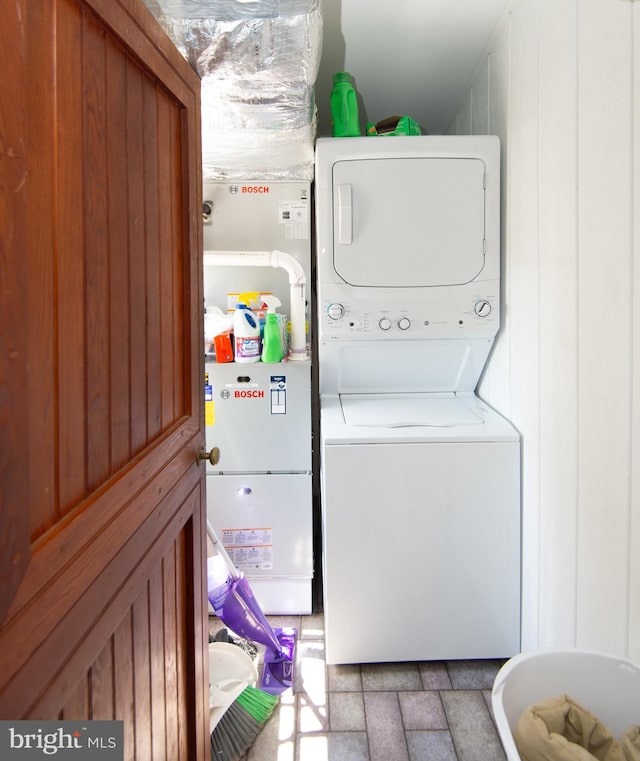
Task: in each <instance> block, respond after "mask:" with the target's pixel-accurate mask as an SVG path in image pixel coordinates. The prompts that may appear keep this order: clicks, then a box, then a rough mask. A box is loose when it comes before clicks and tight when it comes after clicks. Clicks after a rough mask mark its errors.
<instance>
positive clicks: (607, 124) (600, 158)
mask: <svg viewBox="0 0 640 761" xmlns="http://www.w3.org/2000/svg"><path fill="white" fill-rule="evenodd" d="M631 8H632V6H631V5H630V4H629V3H611V2H609V0H592V1H591V2H589V3H580V4H579V14H578V32H579V34H578V65H579V83H578V198H579V201H578V252H579V262H578V283H579V289H580V295H579V303H578V321H579V337H578V352H579V354H578V357H579V364H578V371H579V379H578V383H579V416H580V417H579V444H578V446H579V472H578V476H579V486H578V498H579V500H580V510H579V520H578V614H577V615H578V628H577V644H578V645H581V646H586V647H592V648H607V649H613V650H615V651H616V652H624V651H625V650H626V647H627V604H628V588H629V587H628V568H629V566H628V563H629V554H628V553H629V550H630V547H629V534H628V529H629V522H628V521H629V496H630V495H629V465H630V460H629V445H630V434H631V430H630V415H629V412H630V409H629V404H630V399H631V369H632V368H631V362H630V356H631V287H632V278H631V275H632V272H631V229H630V222H631V208H630V201H631V164H630V161H629V159H630V156H631V116H632V112H631V47H630V46H631ZM614 147H615V148H614ZM604 611H606V615H603V612H604Z"/></svg>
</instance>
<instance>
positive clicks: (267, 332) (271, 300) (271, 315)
mask: <svg viewBox="0 0 640 761" xmlns="http://www.w3.org/2000/svg"><path fill="white" fill-rule="evenodd" d="M264 302H265V304H266V305H267V314H266V316H265V321H264V331H263V334H262V357H261V359H262V361H263V362H269V363H274V362H281V361H282V333H281V330H280V320H279V319H278V315H277V314H276V312H275V310H276V307H279V306H280V300H279V299H278V298H276V297H275V296H265V298H264Z"/></svg>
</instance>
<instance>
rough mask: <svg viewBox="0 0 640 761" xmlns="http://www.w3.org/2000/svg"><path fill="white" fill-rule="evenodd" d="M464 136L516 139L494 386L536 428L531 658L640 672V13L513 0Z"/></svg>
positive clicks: (508, 407)
mask: <svg viewBox="0 0 640 761" xmlns="http://www.w3.org/2000/svg"><path fill="white" fill-rule="evenodd" d="M449 131H450V132H452V133H458V134H464V133H491V134H497V135H499V136H500V137H501V140H502V146H503V173H502V177H503V225H502V232H503V296H504V327H503V330H502V333H501V335H500V337H499V340H498V342H497V344H496V347H495V352H494V354H493V356H492V359H491V362H490V365H489V367H488V370H487V373H486V376H485V378H484V380H483V383H482V386H481V389H480V391H481V395H482V396H483V397H484V398H485V399H486V400H487V401H488V402H489V403H491V404H492V405H493V406H495V407H496V408H497V409H498V410H500V411H501V412H503V413H504V414H505V415H506V416H507V417H508V418H509V419H510V420H512V421H513V423H514V424H515V425H516V427H517V428H518V429H519V431H520V432H521V435H522V457H523V462H522V464H523V471H522V472H523V478H522V497H523V632H524V633H523V649H530V648H536V647H559V646H572V645H577V646H578V647H584V648H590V649H598V650H606V651H609V652H612V653H615V654H619V655H626V656H628V657H631V658H632V659H634V660H635V661H637V662H640V161H639V155H640V4H634V3H633V2H630V1H629V0H514V2H513V3H512V4H511V7H510V10H509V12H508V13H507V14H506V16H505V17H504V19H503V20H502V22H501V23H500V25H499V27H498V29H497V30H496V32H495V34H494V36H493V38H492V40H491V42H490V45H489V47H488V49H487V52H486V54H485V55H484V56H483V58H482V60H481V61H480V63H479V65H478V67H477V69H476V72H475V74H474V77H473V81H472V83H471V88H470V90H469V93H468V96H466V97H465V100H464V101H463V102H462V103H461V105H460V108H459V111H458V114H457V116H456V118H455V120H454V122H453V124H452V126H451V129H450V130H449ZM636 220H638V221H637V222H636Z"/></svg>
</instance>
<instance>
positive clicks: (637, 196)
mask: <svg viewBox="0 0 640 761" xmlns="http://www.w3.org/2000/svg"><path fill="white" fill-rule="evenodd" d="M631 7H632V14H633V22H632V23H633V27H632V28H633V51H632V66H633V69H632V71H633V154H632V161H631V166H632V167H633V178H632V183H633V207H632V221H631V224H632V232H633V264H632V268H633V294H634V297H633V346H632V357H633V369H632V373H633V374H632V377H633V379H634V382H633V383H632V386H631V389H632V394H633V396H632V400H631V413H632V416H631V423H632V426H633V429H632V438H631V453H632V460H631V520H630V531H629V546H630V548H631V551H630V553H629V599H628V605H629V657H630V658H632V659H633V660H634V661H635V662H636V663H640V553H639V552H638V549H637V548H638V547H640V388H639V386H640V383H638V379H639V378H640V222H639V221H638V220H640V73H639V72H640V5H638V4H635V5H632V6H631Z"/></svg>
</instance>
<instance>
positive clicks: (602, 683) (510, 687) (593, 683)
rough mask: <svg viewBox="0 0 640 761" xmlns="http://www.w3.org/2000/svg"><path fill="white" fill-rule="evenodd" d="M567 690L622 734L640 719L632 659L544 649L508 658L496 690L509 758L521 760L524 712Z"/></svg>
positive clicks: (639, 681) (638, 671)
mask: <svg viewBox="0 0 640 761" xmlns="http://www.w3.org/2000/svg"><path fill="white" fill-rule="evenodd" d="M562 694H566V695H568V696H569V697H571V698H572V699H573V700H575V701H576V702H577V703H579V704H580V705H582V706H583V708H586V709H587V710H589V711H591V713H592V714H594V715H595V716H596V717H597V718H598V719H600V721H602V722H603V724H604V725H605V726H606V727H607V728H608V729H609V731H610V732H611V733H612V734H613V735H614V736H615V737H616V738H618V739H619V738H620V737H621V736H622V734H623V733H624V732H625V731H626V730H627V729H628V728H629V727H631V726H634V725H637V724H640V668H638V666H636V665H634V664H633V663H631V662H630V661H628V660H625V659H622V658H616V657H614V656H611V655H605V654H604V653H595V652H588V651H585V650H542V651H537V652H533V653H521V654H520V655H516V656H514V657H513V658H511V659H510V660H508V661H507V662H506V663H505V664H504V666H503V667H502V668H501V669H500V671H499V672H498V674H497V675H496V678H495V681H494V683H493V690H492V694H491V703H492V706H493V713H494V716H495V720H496V726H497V728H498V734H499V736H500V740H501V741H502V745H503V747H504V750H505V753H506V755H507V759H508V761H521V758H520V755H519V754H518V750H517V748H516V745H515V742H514V740H513V734H512V730H513V729H514V728H515V726H516V724H517V722H518V719H519V718H520V714H521V713H522V712H523V711H524V710H525V709H526V708H528V707H529V706H530V705H532V704H533V703H536V702H538V701H540V700H545V699H546V698H551V697H554V696H556V695H562Z"/></svg>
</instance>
